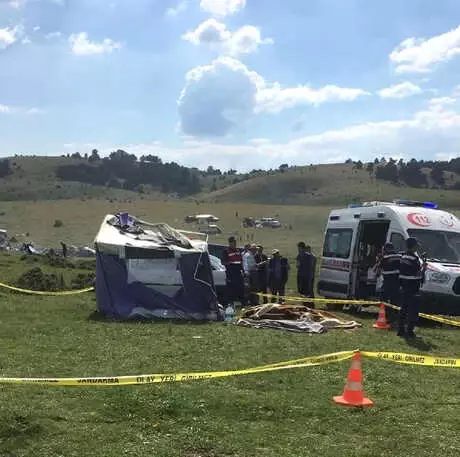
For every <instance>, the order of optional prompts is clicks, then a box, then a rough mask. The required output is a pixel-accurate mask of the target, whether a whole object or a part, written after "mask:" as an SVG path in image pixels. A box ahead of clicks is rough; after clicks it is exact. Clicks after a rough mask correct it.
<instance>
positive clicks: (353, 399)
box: [334, 351, 374, 406]
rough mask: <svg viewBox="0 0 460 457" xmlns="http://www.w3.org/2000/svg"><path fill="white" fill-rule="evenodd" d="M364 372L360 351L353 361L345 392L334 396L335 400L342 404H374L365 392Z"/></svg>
mask: <svg viewBox="0 0 460 457" xmlns="http://www.w3.org/2000/svg"><path fill="white" fill-rule="evenodd" d="M362 379H363V374H362V371H361V353H360V352H359V351H358V352H356V353H355V355H354V356H353V360H352V361H351V367H350V371H349V372H348V380H347V383H346V385H345V389H344V391H343V394H342V395H340V396H338V397H334V402H335V403H337V404H338V405H341V406H372V405H373V404H374V402H373V401H372V400H371V399H370V398H366V397H365V396H364V394H363V386H362Z"/></svg>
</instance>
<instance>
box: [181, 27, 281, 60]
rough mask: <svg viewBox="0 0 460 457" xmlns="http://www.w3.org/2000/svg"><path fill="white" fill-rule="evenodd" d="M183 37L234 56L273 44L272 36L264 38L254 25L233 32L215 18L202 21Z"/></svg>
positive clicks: (195, 43)
mask: <svg viewBox="0 0 460 457" xmlns="http://www.w3.org/2000/svg"><path fill="white" fill-rule="evenodd" d="M182 38H183V39H184V40H187V41H190V42H191V43H192V44H194V45H195V46H199V45H207V46H209V47H211V48H212V49H215V50H217V51H220V52H222V53H224V54H229V55H232V56H237V55H239V54H249V53H252V52H255V51H257V50H258V48H259V46H260V45H261V44H273V40H272V39H271V38H264V39H263V38H262V36H261V33H260V30H259V29H258V28H257V27H254V26H253V25H245V26H243V27H241V28H239V29H238V30H236V31H235V32H233V33H232V32H231V31H230V30H228V29H227V26H226V25H225V24H223V23H222V22H218V21H217V20H216V19H214V18H210V19H208V20H206V21H204V22H202V23H201V24H200V25H199V26H198V27H197V28H196V29H195V30H193V31H191V32H187V33H186V34H185V35H183V37H182Z"/></svg>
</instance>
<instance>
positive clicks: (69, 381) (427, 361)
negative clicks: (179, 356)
mask: <svg viewBox="0 0 460 457" xmlns="http://www.w3.org/2000/svg"><path fill="white" fill-rule="evenodd" d="M356 352H361V355H362V356H364V357H370V358H376V359H381V360H387V361H390V362H396V363H403V364H410V365H425V366H432V367H441V368H460V359H456V358H451V357H433V356H427V355H419V354H404V353H399V352H368V351H357V350H356V351H342V352H334V353H331V354H323V355H319V356H316V357H305V358H302V359H296V360H288V361H286V362H279V363H273V364H270V365H262V366H259V367H253V368H245V369H242V370H230V371H207V372H190V373H169V374H149V375H136V376H109V377H87V378H7V377H4V378H0V384H38V385H49V386H101V387H106V386H128V385H143V384H160V383H167V382H183V381H198V380H203V379H215V378H225V377H230V376H239V375H246V374H253V373H265V372H270V371H280V370H290V369H294V368H302V367H309V366H317V365H325V364H328V363H334V362H342V361H343V360H347V359H351V358H352V357H353V355H354V354H355V353H356Z"/></svg>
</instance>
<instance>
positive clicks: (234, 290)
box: [222, 236, 244, 306]
mask: <svg viewBox="0 0 460 457" xmlns="http://www.w3.org/2000/svg"><path fill="white" fill-rule="evenodd" d="M222 263H223V265H224V266H225V268H226V270H227V277H226V280H227V297H228V302H229V303H230V304H231V305H233V306H234V302H235V301H239V302H240V303H241V304H242V305H244V272H243V258H242V255H241V251H240V250H239V249H238V248H237V247H236V239H235V237H234V236H231V237H230V238H229V239H228V247H227V248H226V249H225V251H224V253H223V256H222Z"/></svg>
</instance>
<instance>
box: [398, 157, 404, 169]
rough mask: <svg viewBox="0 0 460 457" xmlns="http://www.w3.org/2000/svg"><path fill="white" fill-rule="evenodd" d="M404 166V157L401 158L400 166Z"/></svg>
mask: <svg viewBox="0 0 460 457" xmlns="http://www.w3.org/2000/svg"><path fill="white" fill-rule="evenodd" d="M402 166H404V159H399V162H398V167H402Z"/></svg>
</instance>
